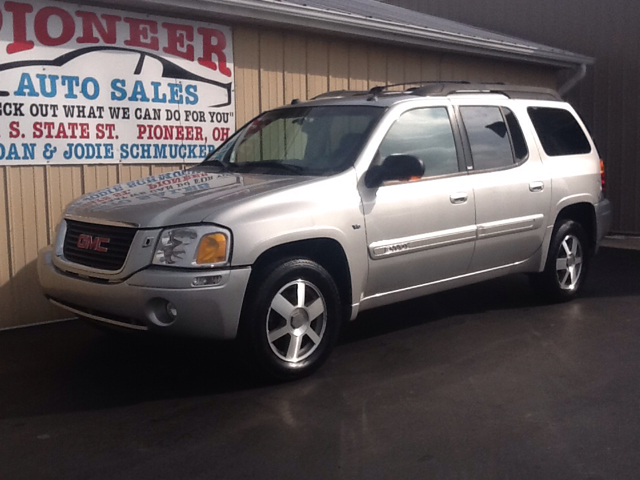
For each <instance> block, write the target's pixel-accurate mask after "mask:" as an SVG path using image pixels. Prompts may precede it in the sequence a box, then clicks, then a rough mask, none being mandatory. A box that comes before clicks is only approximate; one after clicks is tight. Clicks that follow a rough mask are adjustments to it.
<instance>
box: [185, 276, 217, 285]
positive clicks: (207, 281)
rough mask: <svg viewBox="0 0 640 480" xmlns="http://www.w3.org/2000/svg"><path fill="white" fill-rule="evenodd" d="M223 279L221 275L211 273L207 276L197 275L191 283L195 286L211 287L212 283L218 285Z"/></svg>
mask: <svg viewBox="0 0 640 480" xmlns="http://www.w3.org/2000/svg"><path fill="white" fill-rule="evenodd" d="M220 280H222V277H221V276H220V275H209V276H206V277H196V278H194V279H193V282H191V285H192V286H194V287H210V286H212V285H218V284H219V283H220Z"/></svg>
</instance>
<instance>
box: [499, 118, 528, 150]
mask: <svg viewBox="0 0 640 480" xmlns="http://www.w3.org/2000/svg"><path fill="white" fill-rule="evenodd" d="M503 112H504V117H505V118H506V119H507V125H508V126H509V133H510V134H511V143H512V144H513V153H514V155H515V156H516V159H517V160H518V162H521V161H522V160H524V159H525V158H527V156H528V155H529V149H528V148H527V142H526V141H525V139H524V134H523V133H522V129H521V128H520V123H518V119H517V118H516V116H515V115H514V114H513V112H512V111H511V110H509V109H508V108H503Z"/></svg>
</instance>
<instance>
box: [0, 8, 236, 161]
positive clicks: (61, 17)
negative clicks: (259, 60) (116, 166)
mask: <svg viewBox="0 0 640 480" xmlns="http://www.w3.org/2000/svg"><path fill="white" fill-rule="evenodd" d="M231 41H232V37H231V28H229V27H225V26H221V25H214V24H210V23H203V22H193V21H187V20H181V19H175V18H162V17H157V16H153V15H145V14H140V13H131V12H124V11H118V10H107V9H102V8H94V7H91V6H77V5H72V4H65V3H60V2H56V3H44V2H39V1H38V2H29V1H26V2H19V1H17V2H13V1H5V2H0V52H1V53H0V165H34V164H58V165H60V164H89V163H91V164H95V163H163V162H166V163H181V162H198V161H200V160H202V158H204V156H205V155H206V154H208V153H209V152H210V151H212V150H214V149H215V148H217V147H218V146H219V145H220V144H221V143H222V142H223V141H224V140H225V139H227V138H228V137H229V136H230V135H231V134H232V133H233V131H234V129H235V105H234V81H233V48H232V44H231Z"/></svg>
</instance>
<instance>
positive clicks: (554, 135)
mask: <svg viewBox="0 0 640 480" xmlns="http://www.w3.org/2000/svg"><path fill="white" fill-rule="evenodd" d="M527 111H528V112H529V117H530V118H531V122H532V123H533V126H534V127H535V129H536V132H537V133H538V138H540V143H541V144H542V148H543V149H544V152H545V153H546V154H547V155H548V156H550V157H558V156H560V155H581V154H585V153H590V152H591V145H590V144H589V140H587V137H586V136H585V134H584V131H583V130H582V128H581V127H580V125H579V124H578V122H577V121H576V119H575V117H574V116H573V115H572V114H571V112H569V111H567V110H563V109H561V108H546V107H545V108H543V107H529V108H528V109H527Z"/></svg>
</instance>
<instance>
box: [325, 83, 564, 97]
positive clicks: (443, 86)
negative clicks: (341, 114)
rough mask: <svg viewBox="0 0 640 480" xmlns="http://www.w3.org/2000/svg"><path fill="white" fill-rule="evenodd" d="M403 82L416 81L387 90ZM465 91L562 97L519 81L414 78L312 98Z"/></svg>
mask: <svg viewBox="0 0 640 480" xmlns="http://www.w3.org/2000/svg"><path fill="white" fill-rule="evenodd" d="M407 85H417V86H415V87H411V88H408V89H406V90H404V91H397V90H395V91H392V90H389V89H390V88H393V87H405V86H407ZM465 93H472V94H478V93H493V94H498V95H504V96H506V97H509V98H512V99H528V100H556V101H562V97H560V95H559V94H558V92H556V91H555V90H552V89H550V88H542V87H528V86H522V85H507V84H505V83H471V82H466V81H451V82H447V81H444V82H443V81H417V82H403V83H394V84H391V85H378V86H375V87H373V88H371V89H370V90H335V91H331V92H326V93H323V94H321V95H318V96H316V97H313V100H319V99H328V98H346V97H355V96H362V95H369V99H370V100H376V99H377V97H378V96H380V95H398V94H405V95H416V96H421V97H446V96H447V95H453V94H465Z"/></svg>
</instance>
